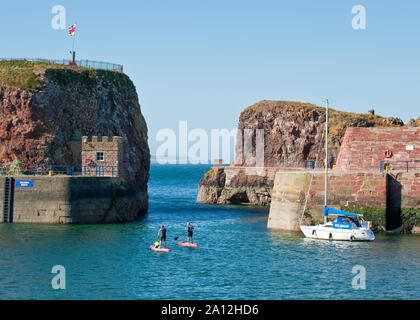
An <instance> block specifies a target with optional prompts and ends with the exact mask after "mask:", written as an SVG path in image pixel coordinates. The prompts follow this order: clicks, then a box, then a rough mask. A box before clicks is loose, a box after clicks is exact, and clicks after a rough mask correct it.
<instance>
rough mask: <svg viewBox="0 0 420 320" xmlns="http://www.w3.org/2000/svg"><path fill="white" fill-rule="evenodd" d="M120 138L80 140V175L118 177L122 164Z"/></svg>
mask: <svg viewBox="0 0 420 320" xmlns="http://www.w3.org/2000/svg"><path fill="white" fill-rule="evenodd" d="M122 157H123V138H122V137H107V136H103V137H97V136H93V137H87V136H84V137H83V138H82V174H83V175H89V176H104V177H118V176H120V175H121V166H122V163H123V159H122Z"/></svg>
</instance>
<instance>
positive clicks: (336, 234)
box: [300, 225, 375, 241]
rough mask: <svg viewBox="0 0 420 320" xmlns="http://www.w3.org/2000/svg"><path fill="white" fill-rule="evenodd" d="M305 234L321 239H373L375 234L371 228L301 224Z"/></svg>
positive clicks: (308, 236)
mask: <svg viewBox="0 0 420 320" xmlns="http://www.w3.org/2000/svg"><path fill="white" fill-rule="evenodd" d="M300 229H301V230H302V232H303V234H304V235H305V237H306V238H311V239H320V240H336V241H373V240H375V235H374V234H373V232H372V231H371V230H370V229H366V228H358V229H335V228H332V227H325V226H324V225H317V226H301V227H300Z"/></svg>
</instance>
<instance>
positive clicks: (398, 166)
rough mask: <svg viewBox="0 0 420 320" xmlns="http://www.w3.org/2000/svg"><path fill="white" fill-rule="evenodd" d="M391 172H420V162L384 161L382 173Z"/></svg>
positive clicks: (382, 162) (381, 168)
mask: <svg viewBox="0 0 420 320" xmlns="http://www.w3.org/2000/svg"><path fill="white" fill-rule="evenodd" d="M390 170H404V171H406V172H409V171H410V170H420V160H410V161H397V160H382V161H381V167H380V171H381V172H388V171H390Z"/></svg>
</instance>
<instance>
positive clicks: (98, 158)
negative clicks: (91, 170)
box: [96, 152, 104, 161]
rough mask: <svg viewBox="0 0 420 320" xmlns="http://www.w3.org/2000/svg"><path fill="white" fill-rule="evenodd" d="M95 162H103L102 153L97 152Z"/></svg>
mask: <svg viewBox="0 0 420 320" xmlns="http://www.w3.org/2000/svg"><path fill="white" fill-rule="evenodd" d="M96 161H104V153H103V152H97V153H96Z"/></svg>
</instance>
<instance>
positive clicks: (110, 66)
mask: <svg viewBox="0 0 420 320" xmlns="http://www.w3.org/2000/svg"><path fill="white" fill-rule="evenodd" d="M0 60H7V61H11V60H21V61H24V60H26V61H38V62H45V63H53V64H60V65H71V63H72V61H71V60H68V59H42V58H0ZM75 62H76V65H77V66H80V67H85V68H91V69H104V70H111V71H118V72H124V67H123V66H122V65H121V64H116V63H110V62H104V61H93V60H87V59H86V60H76V61H75Z"/></svg>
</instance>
